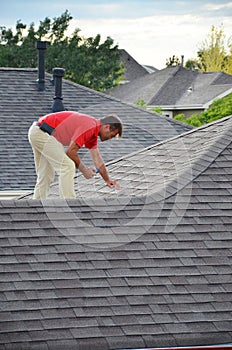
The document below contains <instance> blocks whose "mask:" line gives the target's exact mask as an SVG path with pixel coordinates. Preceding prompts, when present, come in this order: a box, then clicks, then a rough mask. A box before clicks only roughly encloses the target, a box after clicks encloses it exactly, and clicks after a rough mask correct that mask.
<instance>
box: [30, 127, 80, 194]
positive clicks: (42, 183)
mask: <svg viewBox="0 0 232 350" xmlns="http://www.w3.org/2000/svg"><path fill="white" fill-rule="evenodd" d="M28 138H29V142H30V144H31V146H32V150H33V153H34V160H35V169H36V174H37V182H36V185H35V189H34V196H33V199H45V198H46V197H47V194H48V192H49V189H50V186H51V183H52V182H53V180H54V177H55V172H56V173H58V174H59V191H60V197H61V198H76V195H75V191H74V176H75V172H76V167H75V163H74V162H73V161H72V160H71V159H70V158H69V157H68V156H67V155H66V153H65V149H64V147H63V145H62V144H61V143H60V142H58V141H57V140H56V138H55V137H53V136H50V135H49V134H47V133H46V132H44V131H42V130H40V128H39V127H38V126H37V125H36V124H35V123H34V124H33V125H32V126H31V127H30V129H29V132H28Z"/></svg>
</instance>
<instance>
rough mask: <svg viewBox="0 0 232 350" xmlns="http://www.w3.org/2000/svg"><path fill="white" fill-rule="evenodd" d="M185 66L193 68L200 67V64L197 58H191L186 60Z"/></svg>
mask: <svg viewBox="0 0 232 350" xmlns="http://www.w3.org/2000/svg"><path fill="white" fill-rule="evenodd" d="M185 68H187V69H190V70H194V69H201V64H200V63H199V61H198V60H197V59H194V58H191V59H189V60H187V61H186V63H185Z"/></svg>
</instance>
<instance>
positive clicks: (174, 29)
mask: <svg viewBox="0 0 232 350" xmlns="http://www.w3.org/2000/svg"><path fill="white" fill-rule="evenodd" d="M223 20H224V23H223V24H224V28H225V33H226V34H228V33H231V32H232V23H231V21H230V20H229V18H228V19H227V18H224V19H223ZM221 23H222V21H221V18H218V19H217V23H215V18H214V19H212V18H210V17H206V18H205V17H201V16H196V15H191V14H187V15H175V16H174V15H172V16H170V15H169V16H168V15H167V16H162V17H160V16H150V17H143V18H137V19H131V18H130V19H126V18H121V19H119V18H117V19H113V18H112V19H89V20H88V19H85V20H73V21H72V25H71V26H70V29H73V28H77V27H78V28H80V29H81V32H80V34H81V35H83V36H85V37H88V36H96V35H97V34H100V35H101V37H102V40H105V39H106V37H107V36H110V37H111V38H112V39H113V40H114V43H115V44H118V45H119V48H121V49H125V50H127V51H128V52H129V54H131V55H132V56H133V57H134V59H135V60H137V61H138V62H139V63H140V64H148V65H153V66H155V67H156V68H158V69H161V68H164V67H165V63H166V59H167V58H169V57H170V56H172V55H176V56H178V57H180V56H181V55H182V54H183V55H184V57H185V60H187V59H189V58H196V57H197V51H198V49H199V47H200V45H201V43H202V41H203V40H204V39H205V38H206V36H207V35H208V34H209V32H210V30H211V26H212V25H215V26H220V25H221Z"/></svg>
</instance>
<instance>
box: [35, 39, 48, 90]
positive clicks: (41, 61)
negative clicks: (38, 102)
mask: <svg viewBox="0 0 232 350" xmlns="http://www.w3.org/2000/svg"><path fill="white" fill-rule="evenodd" d="M36 48H37V49H38V79H37V84H38V90H39V91H44V90H45V50H46V48H47V42H46V41H39V40H38V41H37V42H36Z"/></svg>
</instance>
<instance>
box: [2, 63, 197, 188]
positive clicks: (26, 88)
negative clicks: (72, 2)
mask: <svg viewBox="0 0 232 350" xmlns="http://www.w3.org/2000/svg"><path fill="white" fill-rule="evenodd" d="M37 77H38V71H37V69H14V68H0V97H1V104H0V123H1V126H2V127H1V128H0V167H1V181H0V190H17V189H21V190H22V189H25V190H28V189H29V190H30V189H32V188H33V187H34V184H35V180H36V177H35V170H34V162H33V155H32V151H31V147H30V144H29V142H28V137H27V133H28V129H29V127H30V125H31V123H32V122H33V121H34V120H37V119H38V117H39V116H41V115H44V114H47V113H51V107H52V104H53V98H54V86H53V84H52V83H51V81H52V78H53V77H52V75H50V74H45V91H38V88H37ZM62 91H63V97H64V99H63V103H64V107H65V109H69V110H77V111H80V112H83V113H87V114H88V113H91V114H92V115H93V116H95V117H97V118H100V117H102V116H103V115H106V114H109V113H117V114H118V115H119V116H120V117H121V119H122V120H123V122H125V123H126V124H127V125H128V127H127V129H126V130H125V131H126V132H125V135H124V136H125V137H124V138H123V139H122V140H121V142H120V143H118V144H117V147H115V146H114V147H113V146H110V147H109V146H108V145H104V144H102V145H101V147H102V152H103V156H104V158H105V161H106V162H107V161H109V160H111V159H113V158H114V157H120V156H122V155H125V154H128V153H130V152H131V151H132V150H134V148H133V147H140V148H143V147H146V146H147V145H150V144H153V143H155V142H158V141H160V140H164V139H167V138H169V137H172V136H174V135H176V134H179V133H182V132H184V131H186V130H188V129H190V127H188V126H186V125H184V124H181V123H178V122H175V121H173V120H166V119H165V118H161V117H160V116H158V115H156V114H154V113H150V112H148V111H145V110H143V109H140V108H137V107H135V106H132V105H129V104H126V103H124V102H121V101H119V100H117V99H115V98H113V97H110V96H107V95H105V94H103V93H100V92H97V91H94V90H91V89H88V88H86V87H84V86H81V85H78V84H75V83H72V82H70V81H68V80H65V79H63V85H62ZM129 129H130V130H129ZM138 129H139V130H140V132H137V131H138ZM150 129H152V131H150ZM128 130H129V131H128ZM132 138H133V142H134V143H133V145H132V144H131V140H132ZM112 147H113V149H112Z"/></svg>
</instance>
